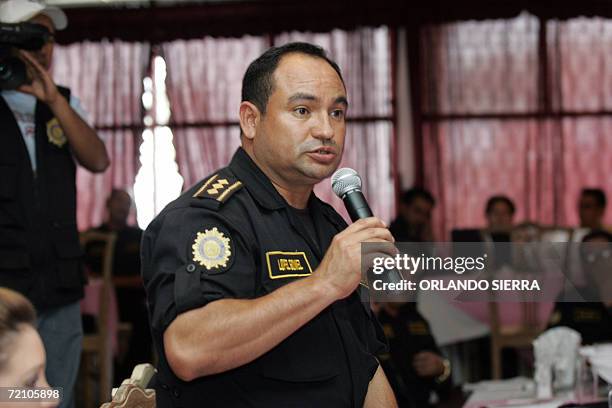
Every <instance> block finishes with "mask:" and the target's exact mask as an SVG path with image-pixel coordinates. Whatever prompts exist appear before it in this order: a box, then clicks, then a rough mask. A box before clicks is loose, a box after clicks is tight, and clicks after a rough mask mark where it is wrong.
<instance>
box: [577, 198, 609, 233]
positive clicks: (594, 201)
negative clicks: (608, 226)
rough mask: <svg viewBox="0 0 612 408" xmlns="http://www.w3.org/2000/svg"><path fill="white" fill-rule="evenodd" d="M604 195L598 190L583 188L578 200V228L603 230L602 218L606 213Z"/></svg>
mask: <svg viewBox="0 0 612 408" xmlns="http://www.w3.org/2000/svg"><path fill="white" fill-rule="evenodd" d="M606 204H607V200H606V193H604V192H603V190H601V189H599V188H585V189H583V190H582V192H581V193H580V199H579V200H578V216H579V217H580V228H588V229H603V217H604V214H605V212H606Z"/></svg>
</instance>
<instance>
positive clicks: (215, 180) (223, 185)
mask: <svg viewBox="0 0 612 408" xmlns="http://www.w3.org/2000/svg"><path fill="white" fill-rule="evenodd" d="M241 188H242V182H240V181H239V180H238V179H236V178H235V177H234V176H233V175H231V174H230V173H229V172H226V171H220V172H219V173H217V174H215V175H213V176H211V177H209V178H208V180H206V181H205V182H204V184H202V186H201V187H200V188H199V189H198V191H196V193H195V194H194V195H193V196H194V197H195V198H212V199H213V200H216V201H218V202H219V203H224V202H225V201H226V200H227V199H228V198H230V197H231V196H232V194H234V193H235V192H236V191H238V190H240V189H241Z"/></svg>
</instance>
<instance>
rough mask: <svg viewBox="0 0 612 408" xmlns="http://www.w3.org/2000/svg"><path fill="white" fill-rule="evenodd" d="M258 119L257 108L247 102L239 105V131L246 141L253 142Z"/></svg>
mask: <svg viewBox="0 0 612 408" xmlns="http://www.w3.org/2000/svg"><path fill="white" fill-rule="evenodd" d="M260 119H261V112H259V109H257V106H255V105H254V104H252V103H251V102H248V101H244V102H242V103H241V104H240V129H242V134H243V135H244V136H245V137H246V138H247V139H251V140H253V139H254V138H255V133H256V129H257V125H259V121H260Z"/></svg>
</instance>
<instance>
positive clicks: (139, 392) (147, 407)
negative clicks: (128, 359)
mask: <svg viewBox="0 0 612 408" xmlns="http://www.w3.org/2000/svg"><path fill="white" fill-rule="evenodd" d="M154 374H155V368H153V366H152V365H151V364H139V365H137V366H136V367H135V368H134V371H132V376H131V377H130V378H129V379H127V380H124V381H123V382H122V383H121V386H120V387H119V388H117V389H113V399H112V401H110V402H106V403H104V404H102V406H101V407H100V408H155V390H152V389H147V385H148V384H149V381H150V380H151V378H152V377H153V375H154Z"/></svg>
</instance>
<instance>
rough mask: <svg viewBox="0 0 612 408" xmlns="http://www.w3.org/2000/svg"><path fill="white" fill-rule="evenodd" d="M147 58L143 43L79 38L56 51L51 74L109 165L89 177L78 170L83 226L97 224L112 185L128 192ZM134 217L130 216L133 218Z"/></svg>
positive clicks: (135, 158) (133, 171)
mask: <svg viewBox="0 0 612 408" xmlns="http://www.w3.org/2000/svg"><path fill="white" fill-rule="evenodd" d="M148 60H149V46H148V45H147V44H144V43H125V42H120V41H114V42H109V41H103V42H99V43H92V42H83V43H76V44H72V45H69V46H57V47H56V49H55V56H54V65H53V76H54V78H55V81H56V82H57V83H58V84H61V85H65V86H68V87H69V88H71V90H72V93H73V94H74V95H76V96H77V97H78V98H79V99H80V100H81V102H82V105H83V107H84V108H85V110H86V111H87V113H88V116H89V117H88V121H89V123H90V124H91V125H92V126H93V127H94V128H96V129H99V130H98V135H99V136H100V137H101V138H102V139H103V140H104V143H105V144H106V149H107V151H108V153H109V156H110V158H111V166H110V168H109V169H108V170H107V171H106V172H105V173H103V174H99V175H94V174H92V173H90V172H88V171H87V170H85V169H83V168H79V169H78V172H77V221H78V225H79V229H81V230H84V229H87V228H89V227H91V226H95V225H98V224H100V223H101V222H102V221H103V219H104V216H105V200H106V197H107V196H108V194H109V193H110V191H111V190H112V189H113V188H122V189H126V190H128V191H129V192H131V190H132V186H133V184H134V177H135V175H136V171H137V169H138V156H137V153H138V145H139V143H140V139H141V135H140V132H141V130H140V129H141V126H142V113H141V111H142V108H141V102H140V100H141V96H142V80H143V78H144V76H145V73H146V69H147V67H148ZM133 221H134V217H133V216H132V222H133Z"/></svg>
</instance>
